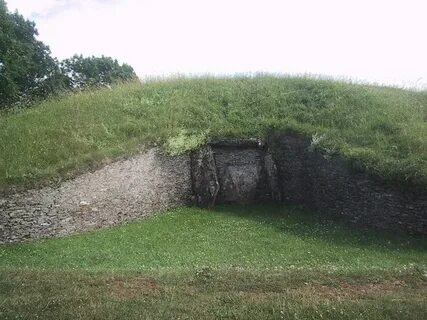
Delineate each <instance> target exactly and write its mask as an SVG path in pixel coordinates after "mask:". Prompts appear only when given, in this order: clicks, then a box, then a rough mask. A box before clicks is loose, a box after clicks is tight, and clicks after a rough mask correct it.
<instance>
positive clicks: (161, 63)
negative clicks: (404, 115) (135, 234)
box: [6, 0, 427, 88]
mask: <svg viewBox="0 0 427 320" xmlns="http://www.w3.org/2000/svg"><path fill="white" fill-rule="evenodd" d="M6 2H7V4H8V7H9V9H10V10H11V11H12V10H15V9H18V11H19V12H20V13H21V14H23V15H24V16H25V17H27V18H29V19H31V20H34V21H35V22H36V25H37V28H38V30H39V33H40V36H39V38H40V39H41V40H42V41H43V42H45V43H46V44H48V45H49V46H50V48H51V50H52V53H53V55H54V56H56V57H58V58H59V59H63V58H66V57H70V56H72V55H73V54H75V53H81V54H83V55H97V56H99V55H102V54H104V55H107V56H111V57H114V58H117V59H118V60H119V61H121V62H127V63H129V64H130V65H132V66H133V67H134V68H135V71H136V72H137V74H138V75H140V76H141V77H144V76H158V75H169V74H173V73H192V74H200V73H214V74H234V73H242V72H258V71H263V72H274V73H291V74H295V73H298V74H302V73H309V74H316V75H318V74H322V75H328V76H334V77H339V78H350V79H353V80H366V81H369V82H378V83H385V84H396V85H399V86H411V87H423V88H427V0H355V1H353V0H294V1H287V0H281V1H280V0H254V1H251V0H206V1H203V0H179V1H178V0H6Z"/></svg>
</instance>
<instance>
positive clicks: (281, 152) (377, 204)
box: [269, 133, 427, 234]
mask: <svg viewBox="0 0 427 320" xmlns="http://www.w3.org/2000/svg"><path fill="white" fill-rule="evenodd" d="M310 142H311V141H310V139H308V138H307V137H304V136H300V135H292V134H289V133H286V134H285V133H281V134H280V133H279V134H275V135H273V136H272V137H270V141H269V146H270V149H271V152H272V155H273V158H274V160H275V163H276V165H277V169H278V177H279V179H278V180H279V183H280V190H281V193H282V199H283V201H284V202H286V203H291V204H299V205H303V206H305V207H308V208H311V209H314V210H315V211H317V212H319V213H321V214H324V215H329V216H336V217H343V218H344V219H345V220H347V221H349V222H351V223H354V224H357V225H363V226H369V227H376V228H380V229H388V230H396V231H401V232H406V233H417V234H427V193H426V192H423V191H421V190H418V191H417V190H412V191H411V190H407V189H404V188H400V187H399V186H397V185H390V184H387V183H385V182H384V181H382V180H381V179H379V178H373V177H371V176H369V175H368V174H366V173H361V172H354V171H353V170H351V168H350V166H349V164H348V162H347V161H346V160H345V159H343V158H341V157H339V156H332V157H326V156H324V155H323V154H322V153H320V152H316V151H313V150H312V148H311V146H310Z"/></svg>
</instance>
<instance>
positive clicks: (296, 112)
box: [0, 76, 427, 189]
mask: <svg viewBox="0 0 427 320" xmlns="http://www.w3.org/2000/svg"><path fill="white" fill-rule="evenodd" d="M426 119H427V93H426V92H425V91H423V92H413V91H407V90H402V89H397V88H387V87H378V86H368V85H360V84H350V83H344V82H338V81H332V80H320V79H310V78H290V77H288V78H287V77H274V76H258V77H234V78H228V79H218V78H209V77H205V78H197V79H186V78H178V79H170V80H163V81H151V82H147V83H144V84H140V83H131V84H125V85H120V86H117V87H114V88H113V89H111V90H110V89H102V90H97V91H90V92H83V93H78V94H74V95H70V96H65V97H61V98H53V99H51V100H49V101H46V102H43V103H41V104H39V105H36V106H34V107H33V108H30V109H27V110H22V111H17V112H14V113H11V114H4V115H2V116H0V141H1V143H0V188H1V187H2V188H5V189H7V188H9V187H10V186H17V185H28V184H34V183H40V182H47V181H52V180H56V179H59V178H62V177H64V176H67V175H70V174H72V173H73V172H76V171H79V170H82V169H84V168H86V167H87V166H91V165H96V164H97V163H99V162H101V161H103V160H106V159H109V158H115V157H118V156H121V155H128V154H131V153H133V152H135V151H136V150H138V149H140V148H141V146H148V145H153V144H157V145H166V146H167V149H168V150H169V151H170V152H172V153H174V152H182V151H185V150H186V149H190V148H195V147H197V146H198V145H199V144H200V143H203V141H204V140H205V139H207V138H209V137H216V136H221V137H224V136H259V137H263V136H265V135H266V134H267V132H269V130H270V129H272V128H279V129H289V130H294V131H297V132H301V133H304V134H307V135H314V134H317V136H318V137H322V139H321V141H320V145H321V147H322V148H323V149H325V150H327V151H328V152H334V153H339V154H342V155H344V156H346V157H347V158H349V159H350V160H351V161H353V162H354V163H355V164H356V165H357V166H360V167H362V168H364V169H366V170H368V171H369V172H371V173H373V174H376V175H380V176H382V177H384V178H386V179H390V180H392V181H399V182H409V183H410V184H412V185H420V186H422V187H423V188H425V187H426V186H427V139H426V138H425V137H426V136H427V125H426Z"/></svg>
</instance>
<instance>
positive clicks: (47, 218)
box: [0, 149, 192, 243]
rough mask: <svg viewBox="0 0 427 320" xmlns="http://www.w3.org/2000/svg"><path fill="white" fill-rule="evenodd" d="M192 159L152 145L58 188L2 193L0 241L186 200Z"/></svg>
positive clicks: (123, 217) (75, 228) (68, 230)
mask: <svg viewBox="0 0 427 320" xmlns="http://www.w3.org/2000/svg"><path fill="white" fill-rule="evenodd" d="M191 196H192V191H191V175H190V158H189V156H188V155H185V156H179V157H166V156H162V155H161V154H160V152H159V151H158V150H157V149H150V150H148V151H146V152H144V153H141V154H139V155H137V156H135V157H132V158H130V159H127V160H122V161H118V162H115V163H112V164H110V165H107V166H105V167H104V168H102V169H100V170H97V171H95V172H88V173H85V174H83V175H81V176H79V177H77V178H76V179H73V180H69V181H66V182H64V183H62V184H61V185H60V186H58V187H45V188H42V189H37V190H28V191H25V192H20V193H16V194H11V195H0V242H3V243H4V242H16V241H22V240H25V239H34V238H42V237H49V236H57V235H66V234H72V233H75V232H81V231H84V230H91V229H95V228H99V227H104V226H109V225H114V224H118V223H122V222H125V221H129V220H132V219H135V218H138V217H142V216H146V215H150V214H153V213H155V212H159V211H163V210H167V209H170V208H173V207H176V206H180V205H185V204H188V203H189V202H190V201H191Z"/></svg>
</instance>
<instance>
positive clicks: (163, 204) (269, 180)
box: [0, 133, 427, 243]
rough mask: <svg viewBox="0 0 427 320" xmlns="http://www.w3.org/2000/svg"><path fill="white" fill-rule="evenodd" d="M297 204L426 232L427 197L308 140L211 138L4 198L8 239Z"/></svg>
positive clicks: (3, 231) (0, 226) (1, 206)
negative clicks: (183, 212)
mask: <svg viewBox="0 0 427 320" xmlns="http://www.w3.org/2000/svg"><path fill="white" fill-rule="evenodd" d="M260 201H275V202H284V203H290V204H299V205H303V206H305V207H308V208H311V209H314V210H315V211H317V212H319V213H320V214H322V215H328V216H338V217H343V218H345V219H346V220H347V221H350V222H352V223H356V224H358V225H365V226H374V227H377V228H382V229H390V230H398V231H403V232H408V233H420V234H427V194H426V193H425V192H422V191H410V190H403V189H402V188H399V187H398V186H390V185H388V184H385V183H384V182H382V181H381V180H379V179H374V178H372V177H370V176H369V175H367V174H366V173H355V172H352V171H351V170H350V169H349V166H348V163H347V162H346V160H345V159H342V158H341V157H338V156H334V157H325V156H324V155H323V154H322V153H320V152H316V151H313V150H312V148H311V147H310V139H308V138H307V137H303V136H300V135H295V134H288V133H274V134H272V135H271V136H270V138H269V139H268V140H267V144H264V143H262V142H261V141H259V140H256V139H243V140H242V139H241V140H232V139H231V140H222V141H212V142H211V143H210V144H208V145H207V146H205V147H202V148H201V149H200V150H199V151H196V152H193V153H192V154H191V155H183V156H179V157H168V156H163V155H161V153H160V152H159V150H158V149H150V150H148V151H146V152H144V153H141V154H139V155H137V156H134V157H132V158H130V159H127V160H121V161H118V162H115V163H112V164H110V165H107V166H105V167H104V168H102V169H100V170H97V171H95V172H88V173H85V174H83V175H81V176H79V177H77V178H75V179H73V180H69V181H66V182H64V183H62V184H61V185H60V186H58V187H45V188H42V189H34V190H27V191H25V192H19V193H15V194H8V195H6V194H3V195H1V194H0V243H5V242H17V241H22V240H26V239H36V238H44V237H50V236H59V235H67V234H72V233H76V232H81V231H84V230H91V229H96V228H100V227H105V226H109V225H114V224H118V223H122V222H126V221H129V220H132V219H135V218H139V217H142V216H146V215H150V214H153V213H156V212H159V211H163V210H167V209H170V208H173V207H176V206H181V205H186V204H192V203H196V204H198V205H199V206H202V207H210V206H213V205H215V204H221V203H240V204H250V203H256V202H260Z"/></svg>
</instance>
